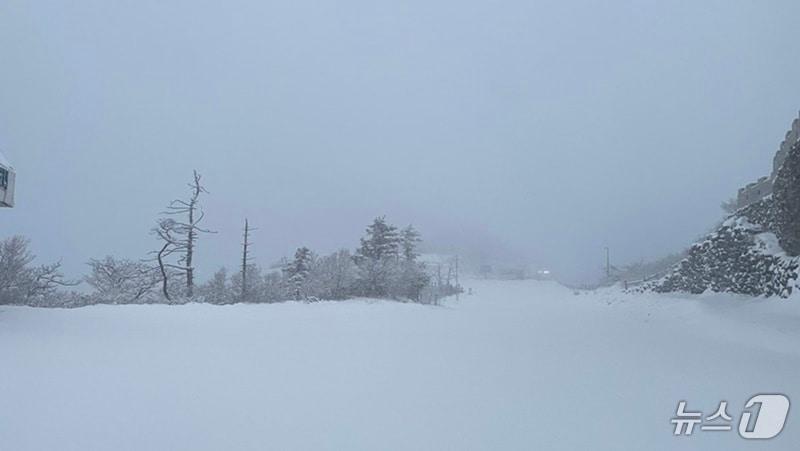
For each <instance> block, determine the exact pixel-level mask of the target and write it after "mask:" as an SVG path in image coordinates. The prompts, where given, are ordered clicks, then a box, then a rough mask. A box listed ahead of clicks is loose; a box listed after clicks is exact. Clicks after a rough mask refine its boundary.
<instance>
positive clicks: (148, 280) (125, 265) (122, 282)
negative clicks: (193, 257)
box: [85, 256, 159, 304]
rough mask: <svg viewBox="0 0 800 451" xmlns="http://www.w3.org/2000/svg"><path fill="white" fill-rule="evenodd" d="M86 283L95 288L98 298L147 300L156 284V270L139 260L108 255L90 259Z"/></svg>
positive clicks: (128, 301)
mask: <svg viewBox="0 0 800 451" xmlns="http://www.w3.org/2000/svg"><path fill="white" fill-rule="evenodd" d="M88 264H89V267H90V268H91V273H90V274H89V275H88V276H86V279H85V280H86V282H87V283H88V284H89V285H91V286H92V287H94V289H95V291H96V296H97V300H98V301H99V302H102V303H110V304H131V303H141V302H146V301H147V300H148V297H149V296H150V295H151V293H152V291H153V288H155V286H156V285H158V280H159V278H158V273H157V269H156V268H153V267H152V266H149V265H146V264H145V263H142V262H137V261H131V260H124V259H123V260H117V259H115V258H113V257H111V256H108V257H106V258H104V259H102V260H95V259H92V260H90V261H89V263H88Z"/></svg>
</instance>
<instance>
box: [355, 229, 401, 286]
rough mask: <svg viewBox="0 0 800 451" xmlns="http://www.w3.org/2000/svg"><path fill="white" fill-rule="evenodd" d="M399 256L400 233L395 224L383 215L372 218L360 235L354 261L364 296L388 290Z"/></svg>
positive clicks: (394, 275)
mask: <svg viewBox="0 0 800 451" xmlns="http://www.w3.org/2000/svg"><path fill="white" fill-rule="evenodd" d="M399 257H400V236H399V235H398V233H397V227H395V226H393V225H390V224H388V223H387V222H386V218H384V217H379V218H375V220H374V221H373V222H372V224H370V225H369V227H367V230H366V236H364V237H363V238H361V247H359V248H358V250H357V251H356V255H355V256H354V258H353V259H354V261H355V262H356V265H358V268H359V285H360V290H359V291H360V292H361V294H362V295H365V296H375V297H385V296H387V295H389V294H390V288H391V287H392V285H393V282H394V279H395V277H396V274H397V273H398V269H399V268H398V264H399Z"/></svg>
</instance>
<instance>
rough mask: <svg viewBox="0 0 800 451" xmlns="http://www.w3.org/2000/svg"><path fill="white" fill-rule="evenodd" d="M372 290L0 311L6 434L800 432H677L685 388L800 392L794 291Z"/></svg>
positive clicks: (294, 437) (292, 439) (33, 445)
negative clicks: (304, 298) (269, 299)
mask: <svg viewBox="0 0 800 451" xmlns="http://www.w3.org/2000/svg"><path fill="white" fill-rule="evenodd" d="M465 287H466V288H472V289H473V291H474V293H475V294H474V295H473V296H462V298H461V300H460V301H459V302H456V301H455V300H450V301H448V302H447V303H446V304H445V306H443V307H427V306H421V305H414V304H400V303H394V302H379V301H349V302H340V303H334V302H331V303H325V302H323V303H316V304H302V303H286V304H275V305H233V306H210V305H186V306H161V305H148V306H96V307H88V308H82V309H76V310H57V309H32V308H25V307H6V308H2V309H0V366H1V367H2V372H1V373H0V449H4V450H5V449H8V450H14V451H25V450H51V449H59V450H80V451H89V450H109V449H113V450H221V449H225V450H269V449H276V450H326V449H327V450H531V449H546V450H570V451H575V450H615V451H619V450H636V451H641V450H648V451H652V450H670V451H673V450H678V449H695V450H705V451H707V450H726V451H727V450H738V449H749V450H752V449H759V450H795V449H797V444H798V443H800V427H799V426H800V422H798V421H797V419H796V418H794V417H793V414H794V412H790V417H789V421H788V424H787V426H786V430H785V431H784V432H783V434H782V435H781V436H779V437H778V438H776V439H774V440H770V441H768V442H763V443H757V444H754V443H752V442H746V441H744V440H742V439H741V438H739V436H738V435H737V434H736V432H730V433H709V432H706V433H699V432H696V433H695V435H694V436H692V437H674V436H673V435H672V432H673V431H672V425H671V424H670V422H669V420H670V418H672V417H673V416H674V414H675V408H676V406H677V403H678V401H680V400H686V401H688V402H689V406H690V408H692V409H694V410H702V411H704V412H708V413H709V414H710V413H713V411H714V409H716V407H717V406H718V404H719V401H721V400H727V401H728V402H729V406H730V410H731V413H732V414H734V415H735V413H734V412H735V411H737V409H738V411H739V412H741V409H742V407H743V404H744V402H745V401H746V400H747V399H748V398H749V397H750V396H751V395H754V394H757V393H763V392H768V393H771V392H779V393H786V394H787V395H789V396H790V398H792V399H793V400H795V401H799V402H800V378H799V377H798V374H800V302H795V301H800V300H789V301H787V300H780V299H770V300H764V299H759V300H754V299H752V298H737V297H732V296H729V295H728V296H721V295H715V296H705V297H701V298H697V297H692V298H690V297H666V296H665V295H656V294H644V295H642V294H639V295H624V294H620V293H618V292H616V291H612V290H608V291H602V292H595V293H578V294H576V293H574V292H572V291H570V290H567V289H565V288H563V287H560V286H558V285H556V284H554V283H549V282H533V281H519V282H512V281H502V282H500V281H467V282H465Z"/></svg>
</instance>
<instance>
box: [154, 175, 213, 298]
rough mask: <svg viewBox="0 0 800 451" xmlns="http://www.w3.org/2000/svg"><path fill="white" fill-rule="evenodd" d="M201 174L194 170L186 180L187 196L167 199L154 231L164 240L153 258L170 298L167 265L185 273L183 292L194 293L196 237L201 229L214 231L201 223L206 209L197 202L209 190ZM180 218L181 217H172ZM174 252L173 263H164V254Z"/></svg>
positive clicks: (178, 272)
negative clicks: (164, 209) (176, 258)
mask: <svg viewBox="0 0 800 451" xmlns="http://www.w3.org/2000/svg"><path fill="white" fill-rule="evenodd" d="M201 179H202V177H201V175H200V174H198V173H197V171H194V176H193V178H192V182H191V183H189V188H190V195H189V198H188V199H186V200H183V199H176V200H173V201H172V202H170V204H169V205H168V206H167V209H166V211H164V212H163V213H162V214H163V215H164V216H165V217H163V218H161V219H159V221H158V225H157V226H156V228H155V229H153V233H155V234H156V236H158V238H159V239H160V240H161V241H163V246H162V247H161V249H160V250H158V251H156V259H157V260H158V266H159V269H160V271H161V278H162V292H163V293H164V296H165V297H166V298H167V299H168V300H170V299H171V298H170V294H169V289H168V285H169V284H168V279H169V276H170V271H169V270H170V269H171V270H173V271H174V272H175V273H177V274H180V275H183V276H185V277H186V296H187V297H189V298H191V297H192V296H194V251H195V247H196V246H197V239H198V237H199V235H200V234H201V233H214V232H212V231H210V230H206V229H204V228H202V227H200V224H201V223H202V222H203V219H204V218H205V213H204V212H203V209H202V207H201V205H200V196H201V195H202V194H208V191H206V189H205V188H204V187H203V185H202V183H201ZM175 217H177V218H183V219H180V220H178V219H174V218H175ZM171 255H177V256H178V261H177V262H176V263H167V261H166V259H167V257H169V256H171Z"/></svg>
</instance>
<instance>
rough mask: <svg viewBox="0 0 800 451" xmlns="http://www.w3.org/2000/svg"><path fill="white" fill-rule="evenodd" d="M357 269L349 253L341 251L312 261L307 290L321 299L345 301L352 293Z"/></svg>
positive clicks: (344, 250)
mask: <svg viewBox="0 0 800 451" xmlns="http://www.w3.org/2000/svg"><path fill="white" fill-rule="evenodd" d="M357 276H358V267H356V265H355V263H353V256H352V254H351V253H350V251H348V250H346V249H342V250H340V251H337V252H334V253H333V254H331V255H326V256H324V257H320V258H318V259H316V260H315V261H314V264H313V265H312V267H311V271H310V273H309V277H308V279H309V282H308V285H309V287H308V290H309V293H310V295H311V296H315V297H318V298H321V299H347V298H348V297H349V296H350V295H351V293H352V292H353V288H354V287H355V282H356V277H357Z"/></svg>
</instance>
